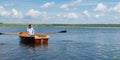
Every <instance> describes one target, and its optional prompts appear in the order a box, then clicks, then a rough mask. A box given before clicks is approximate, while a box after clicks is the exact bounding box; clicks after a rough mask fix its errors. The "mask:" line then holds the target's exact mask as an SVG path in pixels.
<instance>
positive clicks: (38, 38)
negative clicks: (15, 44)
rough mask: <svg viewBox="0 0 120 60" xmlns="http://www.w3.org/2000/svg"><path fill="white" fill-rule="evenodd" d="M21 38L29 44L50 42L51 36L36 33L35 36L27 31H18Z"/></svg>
mask: <svg viewBox="0 0 120 60" xmlns="http://www.w3.org/2000/svg"><path fill="white" fill-rule="evenodd" d="M18 35H19V37H20V40H21V41H22V42H24V43H28V44H30V43H31V44H43V43H48V40H49V36H45V35H40V34H35V35H34V36H29V35H28V34H27V32H19V33H18Z"/></svg>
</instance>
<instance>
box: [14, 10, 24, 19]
mask: <svg viewBox="0 0 120 60" xmlns="http://www.w3.org/2000/svg"><path fill="white" fill-rule="evenodd" d="M12 16H13V18H23V17H24V16H23V14H22V13H21V12H19V11H17V10H15V9H12Z"/></svg>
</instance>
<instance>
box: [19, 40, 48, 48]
mask: <svg viewBox="0 0 120 60" xmlns="http://www.w3.org/2000/svg"><path fill="white" fill-rule="evenodd" d="M20 45H21V46H24V47H28V48H34V49H35V50H39V49H40V48H44V49H46V50H48V48H49V46H48V43H40V44H31V43H26V42H24V41H20Z"/></svg>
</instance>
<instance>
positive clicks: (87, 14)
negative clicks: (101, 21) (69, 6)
mask: <svg viewBox="0 0 120 60" xmlns="http://www.w3.org/2000/svg"><path fill="white" fill-rule="evenodd" d="M83 14H84V15H86V16H88V17H90V16H91V15H90V13H89V12H88V10H85V11H84V12H83Z"/></svg>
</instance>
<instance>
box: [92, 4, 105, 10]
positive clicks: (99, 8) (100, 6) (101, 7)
mask: <svg viewBox="0 0 120 60" xmlns="http://www.w3.org/2000/svg"><path fill="white" fill-rule="evenodd" d="M106 9H107V7H106V5H104V4H103V3H99V4H98V5H97V7H96V8H95V9H94V11H104V10H106Z"/></svg>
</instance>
